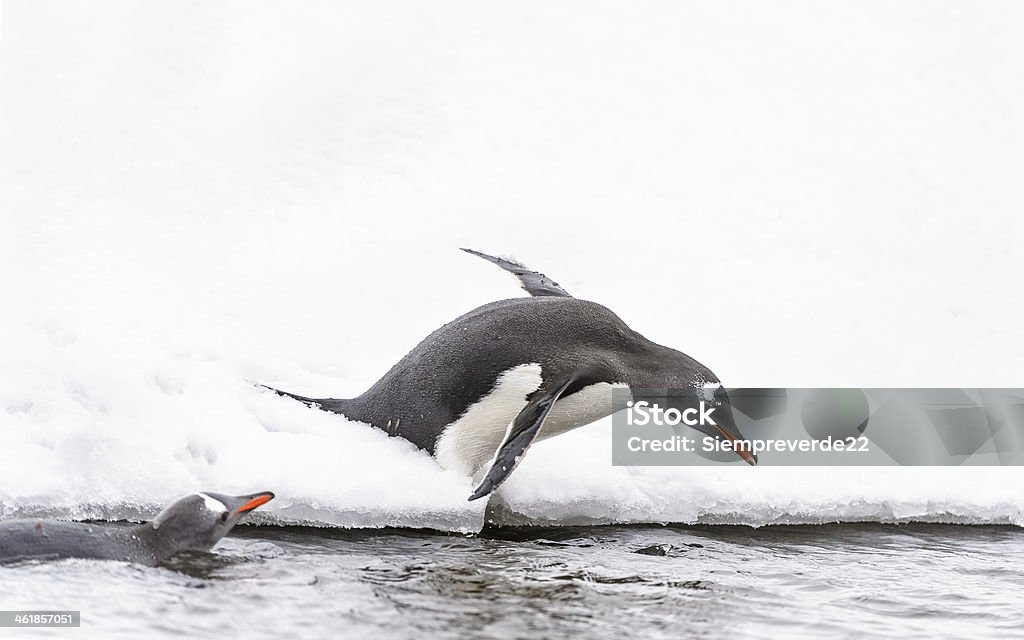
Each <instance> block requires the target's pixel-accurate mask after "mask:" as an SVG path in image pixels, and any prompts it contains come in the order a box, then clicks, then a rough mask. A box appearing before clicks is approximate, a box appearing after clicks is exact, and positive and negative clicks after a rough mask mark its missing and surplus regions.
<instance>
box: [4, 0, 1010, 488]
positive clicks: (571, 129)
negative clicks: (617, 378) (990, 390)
mask: <svg viewBox="0 0 1024 640" xmlns="http://www.w3.org/2000/svg"><path fill="white" fill-rule="evenodd" d="M2 15H3V23H2V35H0V273H3V278H2V280H0V297H2V300H3V308H4V310H3V314H2V315H3V316H4V318H3V319H2V320H0V325H6V327H5V330H4V331H3V332H2V333H0V351H3V352H5V355H4V356H3V358H2V360H3V361H4V362H2V363H0V376H2V380H3V385H2V388H0V408H3V407H6V411H7V418H6V419H8V420H14V421H15V422H11V423H9V424H18V425H22V427H24V428H26V429H27V427H25V426H24V423H23V422H18V421H21V420H23V414H26V413H29V414H32V420H33V421H35V422H34V424H46V425H51V426H52V425H53V424H57V423H61V424H66V425H68V426H67V429H71V430H74V429H77V428H81V429H87V428H92V427H90V425H95V424H97V422H98V423H104V420H106V419H107V418H105V417H104V416H108V415H122V417H123V419H124V420H125V421H126V423H127V422H130V421H136V422H137V423H146V422H147V421H149V420H151V419H152V420H155V419H157V416H156V415H155V412H154V411H152V410H151V409H147V407H152V406H153V405H152V404H150V403H148V401H145V402H144V401H141V400H140V401H138V404H137V405H132V404H131V403H130V402H129V401H128V400H126V399H125V398H124V397H123V395H124V394H128V395H131V394H135V393H139V394H144V393H148V391H146V390H147V389H149V387H152V381H153V380H158V381H160V382H158V383H157V386H159V387H160V388H161V389H164V390H165V391H166V388H170V389H172V391H173V390H175V389H178V390H180V389H186V390H188V389H196V388H207V389H210V388H212V390H213V391H217V390H218V389H219V390H220V391H221V392H223V393H225V394H228V395H231V396H232V400H231V403H225V405H224V406H222V407H221V410H223V411H224V412H225V413H224V415H225V416H227V417H226V418H225V419H226V420H231V419H235V420H242V418H241V417H240V414H236V413H232V412H233V411H241V409H239V408H238V407H237V406H236V405H238V406H240V405H239V402H240V401H238V400H237V397H239V396H242V395H243V394H244V391H240V390H239V389H238V388H237V387H236V386H233V385H234V384H235V383H234V381H236V380H237V379H239V378H241V377H247V378H255V379H260V380H263V381H267V382H271V383H276V384H278V385H280V386H282V387H284V388H288V389H293V390H296V391H300V392H305V393H308V394H310V395H334V396H338V395H353V394H356V393H358V392H360V391H362V390H363V389H364V388H365V387H366V386H367V385H369V384H370V383H372V382H373V381H374V380H375V379H376V378H377V377H379V375H380V374H381V373H383V372H384V371H385V370H386V369H387V368H388V367H389V366H390V365H391V364H392V363H393V362H394V361H396V360H397V359H398V358H399V357H400V356H401V355H403V354H404V353H405V352H406V351H407V350H408V349H409V348H411V347H412V346H413V345H415V343H416V342H417V341H418V340H419V339H421V338H422V337H423V336H425V335H426V334H427V333H429V332H430V331H431V330H433V329H434V328H436V327H437V326H439V325H440V324H442V323H443V322H445V321H447V320H450V319H451V318H453V317H455V316H456V315H458V314H460V313H462V312H464V311H467V310H469V309H471V308H473V307H474V306H477V305H479V304H482V303H484V302H487V301H490V300H492V299H496V298H500V297H508V296H512V295H517V293H518V289H516V288H515V286H514V284H513V282H512V281H511V279H509V278H507V277H506V276H505V275H504V274H502V273H500V272H499V271H498V270H497V269H495V268H494V267H493V266H491V265H488V264H487V263H485V262H482V261H480V260H478V259H475V258H472V257H470V256H467V255H465V254H463V253H461V252H459V251H458V250H457V248H458V247H459V246H470V247H475V248H477V249H481V250H484V251H488V252H492V253H498V254H511V255H514V256H515V257H517V258H519V259H521V260H523V261H524V262H526V263H527V264H528V265H529V266H531V267H533V268H536V269H538V270H541V271H544V272H545V273H547V274H548V275H550V276H551V277H553V278H554V279H556V280H557V281H559V282H560V283H561V284H562V285H563V286H565V287H566V288H567V289H568V290H569V291H570V292H572V293H573V294H575V295H577V296H579V297H584V298H588V299H592V300H595V301H598V302H602V303H604V304H606V305H608V306H609V307H611V308H612V309H613V310H615V311H616V312H617V313H618V314H619V315H620V316H622V317H623V318H624V319H625V320H626V321H627V322H628V323H630V324H631V325H632V326H633V327H634V328H635V329H637V330H638V331H640V332H641V333H643V334H645V335H647V336H648V337H649V338H651V339H653V340H655V341H657V342H660V343H663V344H667V345H670V346H673V347H676V348H679V349H680V350H682V351H685V352H687V353H689V354H691V355H693V356H695V357H697V358H698V359H699V360H701V361H703V362H704V363H706V364H707V365H709V366H710V367H711V368H712V369H713V370H714V371H715V372H716V373H717V374H718V375H719V376H720V377H721V378H722V380H723V381H724V382H725V383H726V385H729V386H847V385H848V386H1017V387H1019V386H1024V366H1022V365H1024V341H1022V340H1021V339H1020V338H1021V320H1020V314H1021V308H1022V305H1021V302H1020V299H1021V293H1020V292H1021V276H1022V275H1024V274H1022V271H1024V269H1022V259H1021V258H1022V256H1021V250H1020V248H1019V246H1020V242H1021V237H1022V232H1024V223H1022V222H1021V221H1020V218H1021V215H1020V214H1021V210H1022V204H1024V180H1022V179H1021V176H1024V115H1022V114H1024V75H1022V74H1021V73H1020V70H1021V69H1022V68H1024V39H1022V38H1021V37H1020V34H1021V33H1022V31H1024V30H1022V28H1024V5H1021V4H1019V3H1014V2H986V3H977V2H901V3H890V2H846V3H815V2H784V3H770V4H769V3H759V2H714V3H712V2H706V3H678V2H666V3H642V4H636V3H626V2H621V3H609V2H586V3H584V2H555V3H534V4H530V3H526V4H524V3H504V4H501V5H494V4H480V3H474V2H442V3H436V4H432V5H426V4H421V3H398V2H384V3H372V4H367V3H346V4H338V3H302V4H295V3H285V2H281V3H268V2H237V3H229V2H215V3H211V2H174V3H171V2H167V3H137V2H90V3H80V2H11V1H9V0H8V1H6V2H4V3H3V6H2ZM197 363H215V364H216V366H217V367H219V368H217V369H216V371H215V372H213V373H210V372H207V373H206V374H200V373H197V371H199V369H197V367H199V366H200V365H199V364H197ZM126 383H130V384H129V388H128V389H125V386H124V385H125V384H126ZM131 384H137V385H138V388H135V387H132V386H131ZM55 387H56V388H59V389H62V390H63V391H60V392H59V393H58V392H54V391H53V389H54V388H55ZM213 391H211V393H212V392H213ZM168 393H170V392H168ZM172 395H173V394H172ZM65 396H66V397H65ZM83 397H84V398H85V400H84V401H82V398H83ZM68 398H71V399H70V400H69V399H68ZM75 398H77V399H78V400H75ZM74 402H77V403H78V404H80V405H83V406H86V414H87V415H85V416H84V417H83V416H79V418H78V422H76V421H75V420H76V419H75V418H73V415H77V414H75V411H77V409H72V408H69V407H71V405H72V404H74ZM183 402H184V401H183ZM26 403H27V404H26ZM69 403H71V404H69ZM125 403H128V404H125ZM232 403H234V404H232ZM229 405H230V406H229ZM233 406H234V407H235V409H232V408H231V407H233ZM12 407H13V409H12ZM25 407H30V409H26V408H25ZM206 408H207V409H209V407H206ZM182 411H185V413H184V414H182V415H192V414H188V411H187V410H185V409H182ZM19 412H20V413H19ZM104 412H106V413H104ZM119 412H120V413H119ZM172 413H173V412H172ZM12 416H13V418H12ZM19 416H21V417H19ZM231 416H234V417H231ZM192 417H193V418H195V419H200V418H201V417H202V416H200V415H193V416H192ZM165 419H167V418H165ZM62 421H63V422H62ZM76 425H77V426H76ZM59 433H63V431H60V432H59ZM118 433H120V432H118ZM49 438H50V439H51V440H52V441H59V440H60V435H59V434H58V435H54V434H51V436H49ZM51 444H52V442H51ZM524 467H525V465H524ZM199 475H200V476H201V477H205V476H202V474H199ZM213 489H216V487H213ZM39 491H41V492H45V489H43V488H40V489H39ZM111 491H112V492H113V493H116V491H114V490H113V489H112V490H111ZM0 493H2V492H0ZM111 495H112V494H111Z"/></svg>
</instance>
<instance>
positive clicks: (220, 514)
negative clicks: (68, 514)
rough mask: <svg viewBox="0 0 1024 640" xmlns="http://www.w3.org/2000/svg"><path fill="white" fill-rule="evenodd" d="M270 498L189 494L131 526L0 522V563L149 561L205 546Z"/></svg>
mask: <svg viewBox="0 0 1024 640" xmlns="http://www.w3.org/2000/svg"><path fill="white" fill-rule="evenodd" d="M273 497H274V494H273V493H270V492H269V491H264V492H262V493H254V494H252V495H248V496H225V495H221V494H219V493H210V492H208V491H204V492H202V493H194V494H192V495H190V496H186V497H184V498H181V499H180V500H177V501H176V502H173V503H172V504H171V505H170V506H168V507H167V508H165V509H164V510H163V511H161V512H160V514H159V515H157V517H156V518H154V519H153V521H152V522H147V523H145V524H141V525H138V526H136V527H112V526H102V525H94V524H84V523H81V522H61V521H58V520H9V521H7V522H0V564H9V563H12V562H22V561H25V560H58V559H62V558H93V559H99V560H124V561H127V562H136V563H139V564H145V565H150V566H155V565H158V564H161V563H163V562H165V561H167V560H169V559H170V558H171V557H173V556H174V555H176V554H178V553H181V552H183V551H209V550H210V549H211V548H212V547H213V545H215V544H217V542H219V541H220V539H221V538H223V537H224V536H226V535H227V534H228V532H229V531H231V528H232V527H234V526H235V523H236V522H238V519H239V518H240V517H242V516H243V515H244V514H246V513H248V512H249V511H252V510H253V509H255V508H256V507H259V506H260V505H263V504H266V503H267V502H269V501H270V500H271V499H273Z"/></svg>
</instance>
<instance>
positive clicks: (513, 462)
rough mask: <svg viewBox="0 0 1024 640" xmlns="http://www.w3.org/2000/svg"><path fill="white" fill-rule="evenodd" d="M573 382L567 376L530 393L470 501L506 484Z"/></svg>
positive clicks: (572, 379) (572, 378)
mask: <svg viewBox="0 0 1024 640" xmlns="http://www.w3.org/2000/svg"><path fill="white" fill-rule="evenodd" d="M574 380H575V378H574V377H570V378H568V379H567V380H564V381H562V382H560V383H558V382H556V383H555V384H550V385H546V388H542V389H539V390H538V391H536V392H535V393H534V394H533V397H532V398H530V400H529V402H527V403H526V406H525V407H523V410H522V411H520V412H519V415H517V416H516V417H515V419H514V420H512V424H510V425H509V427H508V431H507V432H506V433H505V440H504V441H503V442H502V443H501V446H500V447H498V451H497V452H496V453H495V454H494V460H493V462H492V463H491V468H490V469H489V470H488V471H487V475H486V476H484V479H483V482H481V483H480V486H478V487H477V488H476V489H474V490H473V493H472V495H470V496H469V499H470V500H476V499H477V498H482V497H484V496H486V495H487V494H489V493H490V492H492V491H494V490H495V489H497V488H498V487H499V486H501V483H502V482H505V480H506V479H507V478H508V476H509V474H510V473H512V471H514V470H515V468H516V466H517V465H518V464H519V461H520V460H522V459H523V455H525V454H526V450H527V449H529V448H530V445H531V444H532V443H533V440H534V438H536V437H537V434H538V433H539V432H540V428H541V425H543V424H544V418H546V417H547V416H548V412H549V411H551V407H553V406H555V402H557V401H558V398H560V397H561V395H562V394H563V393H565V390H566V389H568V388H569V385H571V384H572V383H573V381H574Z"/></svg>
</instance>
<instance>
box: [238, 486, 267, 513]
mask: <svg viewBox="0 0 1024 640" xmlns="http://www.w3.org/2000/svg"><path fill="white" fill-rule="evenodd" d="M273 499H274V494H273V493H271V492H269V491H266V492H264V493H257V494H256V495H254V496H253V497H252V498H250V499H249V501H248V502H246V503H245V504H243V505H242V506H240V507H238V508H237V509H235V513H245V512H247V511H252V510H253V509H255V508H256V507H259V506H262V505H265V504H267V503H268V502H270V501H271V500H273Z"/></svg>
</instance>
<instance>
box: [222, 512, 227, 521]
mask: <svg viewBox="0 0 1024 640" xmlns="http://www.w3.org/2000/svg"><path fill="white" fill-rule="evenodd" d="M220 521H221V522H227V521H228V512H227V511H225V512H224V513H222V514H220Z"/></svg>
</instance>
